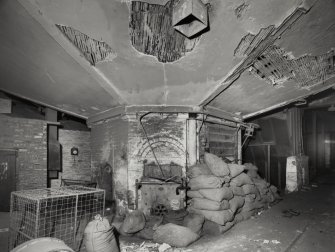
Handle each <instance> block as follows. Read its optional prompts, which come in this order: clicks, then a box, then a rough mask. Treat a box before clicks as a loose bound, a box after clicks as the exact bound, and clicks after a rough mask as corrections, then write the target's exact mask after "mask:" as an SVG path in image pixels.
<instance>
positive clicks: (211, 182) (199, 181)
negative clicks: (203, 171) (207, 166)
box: [188, 175, 223, 191]
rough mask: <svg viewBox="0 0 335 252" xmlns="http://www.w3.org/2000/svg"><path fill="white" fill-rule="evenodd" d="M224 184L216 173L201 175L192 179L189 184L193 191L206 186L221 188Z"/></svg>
mask: <svg viewBox="0 0 335 252" xmlns="http://www.w3.org/2000/svg"><path fill="white" fill-rule="evenodd" d="M222 184H223V181H222V179H221V178H219V177H217V176H214V175H200V176H198V177H196V178H193V179H190V181H189V183H188V186H189V187H190V188H191V190H192V191H194V190H199V189H204V188H220V187H221V186H222Z"/></svg>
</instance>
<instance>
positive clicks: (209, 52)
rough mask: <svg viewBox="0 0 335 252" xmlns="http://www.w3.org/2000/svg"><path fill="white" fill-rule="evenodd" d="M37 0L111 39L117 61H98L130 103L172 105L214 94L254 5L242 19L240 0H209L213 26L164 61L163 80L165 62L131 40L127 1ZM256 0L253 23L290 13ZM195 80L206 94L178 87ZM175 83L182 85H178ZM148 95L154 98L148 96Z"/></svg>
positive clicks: (54, 16) (47, 11) (57, 16)
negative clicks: (189, 46) (237, 12)
mask: <svg viewBox="0 0 335 252" xmlns="http://www.w3.org/2000/svg"><path fill="white" fill-rule="evenodd" d="M30 1H32V3H34V2H35V1H33V0H30ZM267 1H268V0H267ZM37 2H38V3H39V5H38V6H39V8H40V9H41V11H42V13H43V14H44V16H45V18H48V19H50V20H51V21H52V22H54V23H62V24H64V25H67V26H71V27H73V28H75V29H77V30H80V31H81V32H83V33H85V34H87V35H88V36H90V37H92V38H95V39H98V40H103V41H105V42H106V43H108V44H109V45H110V46H111V47H112V48H113V49H114V50H115V52H116V53H117V55H118V57H117V58H116V59H114V60H113V61H112V62H107V63H102V64H99V65H98V66H97V68H98V69H99V70H100V71H101V72H102V73H104V75H105V76H106V77H107V78H108V79H110V80H111V81H112V82H113V83H114V84H115V86H116V87H117V88H118V89H119V90H120V93H122V94H123V95H125V97H124V98H125V99H126V100H127V101H128V102H129V103H130V104H143V103H146V104H152V105H158V104H162V103H165V100H166V101H167V104H168V105H175V102H178V101H180V102H178V104H180V103H181V104H184V103H185V102H186V101H187V102H189V103H190V104H189V105H197V104H198V103H199V97H201V95H202V96H204V94H206V93H207V94H210V92H211V91H212V90H213V86H215V85H217V84H218V83H220V82H221V81H222V79H223V77H224V76H225V75H226V74H227V73H228V72H229V71H230V70H231V69H232V68H233V67H234V66H235V65H236V64H238V63H239V61H240V60H239V59H236V58H235V57H234V56H233V53H232V52H233V51H234V49H235V48H236V46H237V44H238V43H239V41H240V39H241V37H242V36H243V35H244V34H246V33H247V32H248V29H246V28H245V27H244V25H245V23H247V24H248V22H245V21H244V18H247V19H248V18H249V17H250V14H249V8H250V7H251V6H250V4H249V7H248V11H247V12H246V13H245V15H244V16H243V18H242V19H239V20H238V19H237V18H236V16H235V12H234V10H235V8H236V7H237V6H238V4H240V3H237V2H236V1H234V0H228V1H221V0H213V1H210V4H211V10H210V16H209V18H210V24H211V27H210V31H209V32H208V33H206V36H203V37H202V38H201V39H200V41H199V43H198V44H197V46H196V47H195V48H194V49H193V51H192V52H190V53H188V54H187V56H185V57H183V58H181V59H179V60H178V61H176V62H174V63H172V64H170V63H167V64H165V76H166V81H164V69H163V66H162V64H161V63H159V62H157V60H155V59H154V58H153V57H152V56H146V55H143V54H141V53H139V52H137V51H136V50H134V48H133V47H132V46H131V43H130V41H129V31H128V25H129V19H128V17H129V10H128V8H127V5H126V4H125V3H121V2H117V1H108V0H97V1H82V2H81V1H79V0H73V1H71V2H70V3H66V2H57V3H55V1H52V0H37ZM257 2H258V4H259V8H258V9H256V10H255V9H253V8H251V13H253V15H255V16H254V17H253V18H254V19H255V20H254V21H253V26H254V28H255V27H256V28H259V29H260V28H261V27H262V25H263V24H264V21H265V20H264V18H262V16H263V15H264V13H266V15H268V13H270V14H269V15H268V18H269V20H267V22H266V25H267V26H268V25H270V24H272V23H277V22H278V20H282V19H283V16H284V17H285V15H283V13H278V11H277V10H275V8H271V9H264V8H263V6H264V5H263V4H264V2H265V0H257ZM272 4H273V5H275V6H276V7H277V5H278V3H276V2H272ZM268 7H269V6H268ZM291 8H292V1H289V0H285V1H283V3H281V4H280V9H281V10H282V11H283V12H284V13H286V12H287V11H288V10H290V9H291ZM258 18H260V19H261V20H262V23H258V22H257V19H258ZM223 24H229V25H223ZM228 37H229V39H227V38H228ZM129 73H132V74H129ZM215 82H216V83H215ZM192 83H193V85H194V88H195V87H197V86H198V83H202V85H204V86H205V87H206V88H204V89H202V90H205V92H201V93H202V94H199V93H195V92H194V93H193V92H192V95H189V94H188V92H182V94H181V93H179V92H175V91H173V90H179V89H183V87H184V88H185V90H187V89H189V88H190V87H191V88H192ZM176 86H180V87H181V88H175V87H176ZM164 87H165V88H164ZM162 89H163V90H164V91H163V92H165V94H168V95H167V96H165V98H164V99H163V100H162V99H161V97H162V91H161V90H162ZM147 90H154V92H152V91H150V94H151V95H152V96H153V97H150V98H148V97H147V93H148V92H147ZM137 91H138V92H137ZM172 94H173V97H172ZM184 94H186V97H185V95H184ZM146 99H149V101H147V102H146ZM151 102H155V103H151ZM172 102H173V103H172Z"/></svg>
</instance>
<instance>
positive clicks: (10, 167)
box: [0, 150, 16, 212]
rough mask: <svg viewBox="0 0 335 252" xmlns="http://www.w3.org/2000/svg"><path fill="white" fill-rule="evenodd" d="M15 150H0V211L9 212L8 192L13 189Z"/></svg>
mask: <svg viewBox="0 0 335 252" xmlns="http://www.w3.org/2000/svg"><path fill="white" fill-rule="evenodd" d="M15 165H16V152H15V151H14V150H13V151H10V150H0V201H1V204H0V212H9V208H10V194H11V192H12V191H14V190H15Z"/></svg>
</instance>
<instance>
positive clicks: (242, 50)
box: [234, 25, 275, 57]
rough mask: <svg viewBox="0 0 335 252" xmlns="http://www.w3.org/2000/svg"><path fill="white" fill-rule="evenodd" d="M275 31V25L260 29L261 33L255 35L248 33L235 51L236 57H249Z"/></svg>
mask: <svg viewBox="0 0 335 252" xmlns="http://www.w3.org/2000/svg"><path fill="white" fill-rule="evenodd" d="M274 29H275V27H274V25H270V26H268V27H266V28H262V29H260V31H259V32H258V33H257V34H256V35H254V34H252V33H248V34H247V35H245V36H244V37H243V38H242V39H241V41H240V43H239V44H238V46H237V47H236V49H235V50H234V56H236V57H245V56H248V55H249V54H250V53H251V51H252V50H254V49H255V48H256V47H257V46H258V45H259V44H260V43H261V42H263V40H264V39H265V38H266V37H267V36H268V35H269V34H270V33H271V32H273V30H274Z"/></svg>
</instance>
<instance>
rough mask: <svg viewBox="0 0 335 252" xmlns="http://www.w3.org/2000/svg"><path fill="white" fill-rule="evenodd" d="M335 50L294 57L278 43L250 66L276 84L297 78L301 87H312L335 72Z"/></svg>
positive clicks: (266, 79)
mask: <svg viewBox="0 0 335 252" xmlns="http://www.w3.org/2000/svg"><path fill="white" fill-rule="evenodd" d="M334 57H335V54H334V50H332V51H329V52H327V53H325V54H321V55H317V56H312V55H304V56H302V57H299V58H293V57H292V56H291V55H290V54H288V53H287V52H285V51H284V50H283V49H281V48H280V47H278V46H277V45H272V46H270V47H269V48H267V49H266V50H265V51H264V53H263V54H262V55H260V56H259V57H257V59H256V60H255V62H254V64H253V65H252V67H251V68H250V72H252V73H253V74H254V75H256V76H257V77H259V78H261V79H263V80H265V81H266V82H268V83H269V84H271V85H273V86H276V85H280V84H282V83H284V82H286V81H288V80H291V79H293V80H295V81H296V82H297V83H298V85H299V87H300V88H304V87H310V86H313V85H315V84H317V83H320V82H322V81H323V80H325V79H328V78H329V77H330V76H331V75H334V74H335V67H334Z"/></svg>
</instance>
